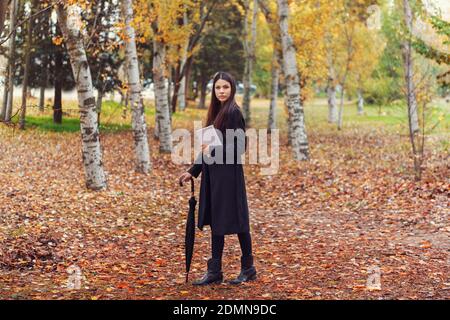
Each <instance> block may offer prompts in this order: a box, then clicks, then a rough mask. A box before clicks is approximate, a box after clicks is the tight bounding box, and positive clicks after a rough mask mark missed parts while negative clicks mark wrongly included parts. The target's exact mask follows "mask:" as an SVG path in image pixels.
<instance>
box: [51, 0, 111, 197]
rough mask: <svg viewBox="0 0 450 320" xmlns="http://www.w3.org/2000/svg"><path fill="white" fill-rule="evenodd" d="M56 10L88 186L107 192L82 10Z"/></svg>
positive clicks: (67, 8) (71, 8) (72, 8)
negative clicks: (77, 111)
mask: <svg viewBox="0 0 450 320" xmlns="http://www.w3.org/2000/svg"><path fill="white" fill-rule="evenodd" d="M56 11H57V15H58V24H59V26H60V28H61V31H62V34H63V37H64V40H65V43H66V48H67V51H68V53H69V57H70V63H71V65H72V71H73V75H74V79H75V83H76V87H77V93H78V107H79V109H80V127H81V145H82V155H83V157H82V158H83V164H84V170H85V177H86V187H87V188H88V189H91V190H101V189H105V188H106V176H105V172H104V171H103V163H102V152H101V147H100V138H99V131H98V126H97V112H96V104H95V97H94V90H93V86H92V78H91V71H90V68H89V65H88V62H87V58H86V51H85V49H84V46H83V41H82V39H83V35H82V33H81V31H80V30H82V27H81V17H80V11H81V10H80V8H79V7H78V6H77V5H68V6H67V5H66V6H65V5H64V4H59V5H58V6H57V9H56Z"/></svg>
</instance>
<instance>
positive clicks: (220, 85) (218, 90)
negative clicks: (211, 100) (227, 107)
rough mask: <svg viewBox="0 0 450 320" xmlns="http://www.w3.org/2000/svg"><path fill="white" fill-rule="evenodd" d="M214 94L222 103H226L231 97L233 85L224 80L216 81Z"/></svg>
mask: <svg viewBox="0 0 450 320" xmlns="http://www.w3.org/2000/svg"><path fill="white" fill-rule="evenodd" d="M214 93H215V94H216V97H217V99H219V101H220V102H225V101H227V99H228V98H229V97H230V95H231V84H230V83H229V82H228V81H226V80H223V79H219V80H217V81H216V84H215V86H214Z"/></svg>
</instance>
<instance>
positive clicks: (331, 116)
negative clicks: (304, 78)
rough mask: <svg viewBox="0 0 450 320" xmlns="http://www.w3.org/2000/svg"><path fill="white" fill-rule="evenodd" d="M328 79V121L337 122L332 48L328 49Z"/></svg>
mask: <svg viewBox="0 0 450 320" xmlns="http://www.w3.org/2000/svg"><path fill="white" fill-rule="evenodd" d="M327 64H328V80H327V98H328V122H329V123H336V122H337V105H336V75H335V71H334V66H333V54H332V51H331V49H328V50H327Z"/></svg>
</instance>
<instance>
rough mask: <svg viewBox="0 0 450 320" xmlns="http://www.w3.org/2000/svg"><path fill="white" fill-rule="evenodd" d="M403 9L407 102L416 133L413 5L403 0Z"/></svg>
mask: <svg viewBox="0 0 450 320" xmlns="http://www.w3.org/2000/svg"><path fill="white" fill-rule="evenodd" d="M403 11H404V18H405V24H406V29H407V36H406V39H405V40H404V41H403V43H402V49H403V67H404V71H405V82H406V103H407V107H408V121H409V127H410V131H411V132H412V133H413V134H414V133H416V132H418V131H419V119H418V116H417V100H416V92H415V86H414V71H413V57H412V40H411V33H412V23H413V16H412V11H411V6H410V4H409V1H408V0H403Z"/></svg>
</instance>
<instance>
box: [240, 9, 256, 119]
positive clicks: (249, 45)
mask: <svg viewBox="0 0 450 320" xmlns="http://www.w3.org/2000/svg"><path fill="white" fill-rule="evenodd" d="M249 10H250V0H245V19H244V35H243V36H244V42H243V43H244V50H245V56H246V57H245V58H246V59H245V69H244V76H243V85H244V94H243V103H242V108H243V110H244V118H245V123H246V125H247V126H248V125H249V124H250V119H251V115H250V101H251V82H252V72H253V64H254V63H255V43H256V22H257V16H258V2H257V0H253V11H252V12H253V14H252V22H251V27H250V35H251V36H250V41H249V39H248V33H249V32H248V31H249V27H248V11H249Z"/></svg>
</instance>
